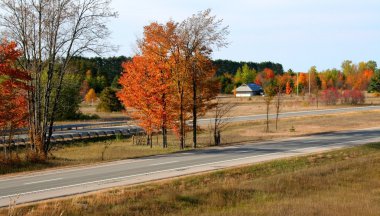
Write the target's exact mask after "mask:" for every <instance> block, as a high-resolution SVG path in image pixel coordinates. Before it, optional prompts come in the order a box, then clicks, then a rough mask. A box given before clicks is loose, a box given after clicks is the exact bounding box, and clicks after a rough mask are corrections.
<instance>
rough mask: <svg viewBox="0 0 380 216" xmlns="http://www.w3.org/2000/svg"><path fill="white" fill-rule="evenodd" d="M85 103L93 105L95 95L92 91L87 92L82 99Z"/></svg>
mask: <svg viewBox="0 0 380 216" xmlns="http://www.w3.org/2000/svg"><path fill="white" fill-rule="evenodd" d="M84 100H85V101H86V103H91V105H93V103H94V101H96V93H95V90H94V89H90V90H88V92H87V94H86V96H85V97H84Z"/></svg>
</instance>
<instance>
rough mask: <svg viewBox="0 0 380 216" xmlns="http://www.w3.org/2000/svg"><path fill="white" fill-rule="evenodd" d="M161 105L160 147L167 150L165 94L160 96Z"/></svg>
mask: <svg viewBox="0 0 380 216" xmlns="http://www.w3.org/2000/svg"><path fill="white" fill-rule="evenodd" d="M162 104H163V110H164V115H163V117H162V147H163V148H167V147H168V143H167V142H168V141H167V116H166V94H163V95H162Z"/></svg>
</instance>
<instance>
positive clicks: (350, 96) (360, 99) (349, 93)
mask: <svg viewBox="0 0 380 216" xmlns="http://www.w3.org/2000/svg"><path fill="white" fill-rule="evenodd" d="M364 100H365V96H364V94H363V92H361V91H359V90H345V91H343V93H342V100H341V103H342V104H353V105H356V104H363V103H364Z"/></svg>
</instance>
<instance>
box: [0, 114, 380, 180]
mask: <svg viewBox="0 0 380 216" xmlns="http://www.w3.org/2000/svg"><path fill="white" fill-rule="evenodd" d="M379 113H380V112H378V111H370V112H357V113H350V114H340V115H324V116H314V117H302V118H291V119H281V120H280V123H279V129H278V131H275V130H274V125H273V121H272V125H271V129H272V130H273V131H272V132H271V133H265V132H264V128H265V127H264V124H265V123H264V121H253V122H245V123H234V124H230V126H229V127H228V128H227V129H226V130H225V131H224V132H223V133H222V143H223V144H225V145H229V144H236V143H242V142H256V141H261V140H267V139H274V138H285V137H292V136H302V135H307V134H312V133H320V132H328V131H339V130H351V129H358V128H366V127H375V126H378V124H377V123H378V122H380V115H379ZM292 126H294V128H295V132H289V129H290V128H291V127H292ZM191 139H192V137H191V136H190V135H189V136H187V137H186V142H187V144H188V145H190V144H191ZM198 139H199V146H200V147H201V148H202V147H203V148H204V147H207V146H210V145H212V134H211V133H210V131H209V130H208V129H207V128H205V129H204V131H202V132H201V133H200V134H199V136H198ZM107 143H108V144H110V145H109V146H108V147H107V148H106V147H105V146H106V145H105V142H104V141H97V142H93V141H92V142H75V143H66V144H64V145H61V144H59V145H57V147H55V148H54V149H53V150H52V152H51V153H52V155H50V157H51V158H50V160H48V161H47V162H45V163H27V162H22V163H20V164H19V165H17V166H4V165H0V174H6V173H14V172H22V171H33V170H42V169H46V168H52V167H63V166H73V165H81V164H92V163H96V162H102V161H114V160H120V159H127V158H135V157H142V156H149V155H156V154H166V153H171V152H176V151H178V139H177V137H176V136H174V135H170V136H169V148H168V149H162V147H161V138H159V139H158V143H157V140H156V137H155V138H154V142H153V143H154V146H153V148H152V149H151V148H150V147H149V146H145V145H144V146H137V145H132V140H131V139H124V140H108V141H107ZM102 152H104V154H103V160H102ZM20 156H21V157H23V152H22V151H21V153H20Z"/></svg>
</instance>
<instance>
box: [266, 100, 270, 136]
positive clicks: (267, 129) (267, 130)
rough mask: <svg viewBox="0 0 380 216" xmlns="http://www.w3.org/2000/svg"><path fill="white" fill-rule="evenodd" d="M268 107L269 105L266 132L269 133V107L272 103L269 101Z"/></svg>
mask: <svg viewBox="0 0 380 216" xmlns="http://www.w3.org/2000/svg"><path fill="white" fill-rule="evenodd" d="M266 105H267V121H266V123H267V128H266V132H267V133H268V132H269V105H270V101H269V99H268V101H266Z"/></svg>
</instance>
